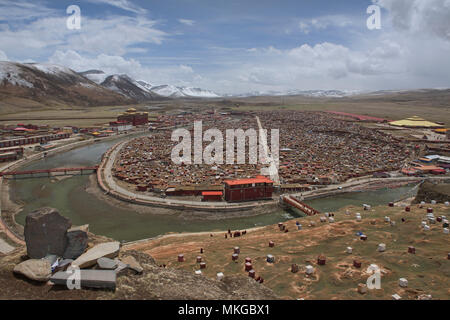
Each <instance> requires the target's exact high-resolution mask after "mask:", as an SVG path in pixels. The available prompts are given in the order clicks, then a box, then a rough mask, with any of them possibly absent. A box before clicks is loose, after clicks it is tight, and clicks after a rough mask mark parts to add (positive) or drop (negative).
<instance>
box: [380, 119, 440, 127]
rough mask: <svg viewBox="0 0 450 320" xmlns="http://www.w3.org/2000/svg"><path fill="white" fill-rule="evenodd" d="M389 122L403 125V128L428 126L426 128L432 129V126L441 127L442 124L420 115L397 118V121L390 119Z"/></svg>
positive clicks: (399, 125) (393, 124)
mask: <svg viewBox="0 0 450 320" xmlns="http://www.w3.org/2000/svg"><path fill="white" fill-rule="evenodd" d="M389 124H390V125H391V126H396V127H405V128H428V129H432V128H442V127H443V125H441V124H438V123H434V122H431V121H427V120H424V119H422V118H420V117H417V116H414V117H411V118H407V119H403V120H398V121H392V122H389Z"/></svg>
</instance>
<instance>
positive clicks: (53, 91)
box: [0, 61, 133, 106]
mask: <svg viewBox="0 0 450 320" xmlns="http://www.w3.org/2000/svg"><path fill="white" fill-rule="evenodd" d="M0 93H1V95H2V100H8V99H9V98H14V97H18V98H21V99H29V100H32V101H35V102H37V103H44V104H49V103H51V104H72V105H86V106H90V105H110V104H118V103H119V104H120V103H123V104H125V103H132V102H133V101H132V100H131V99H129V98H126V97H123V96H121V95H118V94H116V93H114V92H111V91H110V90H107V89H106V88H104V87H102V86H100V85H98V84H96V83H95V82H92V81H91V80H89V79H87V78H85V77H83V76H82V75H80V74H78V73H77V72H75V71H73V70H71V69H69V68H66V67H63V66H59V65H55V64H42V63H16V62H9V61H1V62H0Z"/></svg>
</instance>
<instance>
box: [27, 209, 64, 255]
mask: <svg viewBox="0 0 450 320" xmlns="http://www.w3.org/2000/svg"><path fill="white" fill-rule="evenodd" d="M71 226H72V223H71V222H70V220H69V219H67V218H65V217H63V216H62V215H60V214H59V212H58V211H57V210H56V209H53V208H41V209H38V210H35V211H33V212H31V213H29V214H28V215H27V217H26V220H25V230H24V234H25V242H26V244H27V254H28V256H29V257H30V258H32V259H40V258H43V257H45V256H46V255H48V254H55V255H57V256H62V255H63V253H64V251H65V249H66V246H67V237H66V234H67V230H68V229H69V228H70V227H71Z"/></svg>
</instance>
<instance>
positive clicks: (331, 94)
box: [227, 90, 360, 98]
mask: <svg viewBox="0 0 450 320" xmlns="http://www.w3.org/2000/svg"><path fill="white" fill-rule="evenodd" d="M359 93H360V92H358V91H340V90H286V91H253V92H248V93H243V94H238V95H227V96H230V97H264V96H271V97H273V96H305V97H316V98H322V97H328V98H342V97H348V96H352V95H355V94H359Z"/></svg>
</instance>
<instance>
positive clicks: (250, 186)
mask: <svg viewBox="0 0 450 320" xmlns="http://www.w3.org/2000/svg"><path fill="white" fill-rule="evenodd" d="M224 183H225V200H226V201H228V202H239V201H255V200H264V199H272V192H273V181H272V180H270V179H268V178H266V177H263V176H259V177H256V178H252V179H238V180H226V181H225V182H224Z"/></svg>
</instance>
